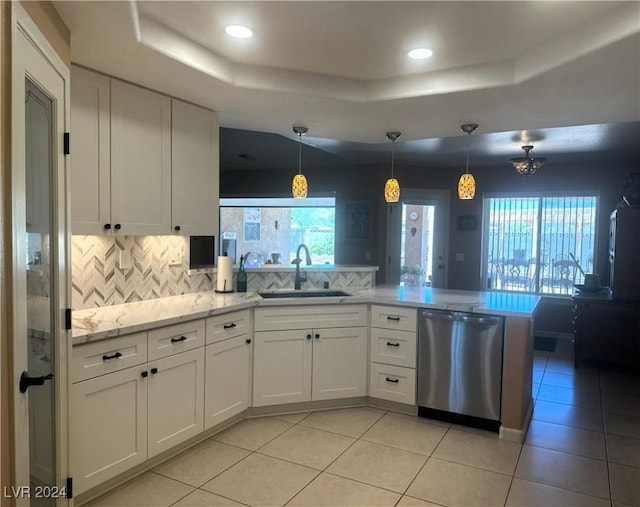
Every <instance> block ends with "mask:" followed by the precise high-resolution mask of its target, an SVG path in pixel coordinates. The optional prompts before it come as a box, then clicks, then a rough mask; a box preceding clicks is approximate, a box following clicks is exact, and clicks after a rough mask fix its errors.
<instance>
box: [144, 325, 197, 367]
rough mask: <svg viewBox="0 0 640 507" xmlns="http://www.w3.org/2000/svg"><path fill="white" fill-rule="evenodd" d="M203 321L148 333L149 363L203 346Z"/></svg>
mask: <svg viewBox="0 0 640 507" xmlns="http://www.w3.org/2000/svg"><path fill="white" fill-rule="evenodd" d="M204 329H205V326H204V319H202V320H194V321H191V322H185V323H184V324H175V325H174V326H167V327H163V328H160V329H154V330H152V331H149V361H153V360H154V359H160V358H162V357H167V356H172V355H173V354H177V353H178V352H184V351H185V350H191V349H195V348H198V347H202V346H204Z"/></svg>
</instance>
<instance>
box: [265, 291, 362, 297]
mask: <svg viewBox="0 0 640 507" xmlns="http://www.w3.org/2000/svg"><path fill="white" fill-rule="evenodd" d="M258 294H260V295H261V296H262V297H263V298H321V297H342V296H350V295H351V294H347V293H346V292H343V291H341V290H290V291H279V292H258Z"/></svg>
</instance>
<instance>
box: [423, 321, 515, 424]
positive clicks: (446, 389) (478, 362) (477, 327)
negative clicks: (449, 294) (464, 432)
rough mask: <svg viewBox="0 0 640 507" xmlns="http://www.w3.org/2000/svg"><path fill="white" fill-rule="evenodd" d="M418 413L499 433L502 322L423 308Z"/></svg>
mask: <svg viewBox="0 0 640 507" xmlns="http://www.w3.org/2000/svg"><path fill="white" fill-rule="evenodd" d="M418 328H419V335H418V415H420V416H423V417H431V418H435V419H442V420H446V421H449V422H453V423H457V424H464V425H468V426H475V427H479V428H483V429H487V430H492V431H498V430H499V428H500V397H501V392H502V350H503V340H504V320H503V318H502V317H498V316H494V315H483V314H476V313H466V312H455V311H443V310H421V311H420V319H419V326H418Z"/></svg>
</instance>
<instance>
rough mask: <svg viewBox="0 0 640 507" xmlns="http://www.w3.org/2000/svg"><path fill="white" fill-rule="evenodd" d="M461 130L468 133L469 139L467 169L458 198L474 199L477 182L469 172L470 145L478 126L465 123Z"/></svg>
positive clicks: (459, 188)
mask: <svg viewBox="0 0 640 507" xmlns="http://www.w3.org/2000/svg"><path fill="white" fill-rule="evenodd" d="M460 128H461V129H462V131H463V132H466V133H467V135H468V136H469V137H467V169H466V170H465V172H464V173H463V174H462V176H460V179H459V180H458V197H459V198H460V199H473V197H474V196H475V195H476V180H475V178H474V177H473V174H471V173H470V172H469V144H470V142H471V139H470V138H471V132H473V131H474V130H475V129H477V128H478V125H477V124H475V123H465V124H464V125H461V126H460Z"/></svg>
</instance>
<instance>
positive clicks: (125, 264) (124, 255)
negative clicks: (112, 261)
mask: <svg viewBox="0 0 640 507" xmlns="http://www.w3.org/2000/svg"><path fill="white" fill-rule="evenodd" d="M118 267H119V268H120V269H129V268H131V250H120V258H119V259H118Z"/></svg>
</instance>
